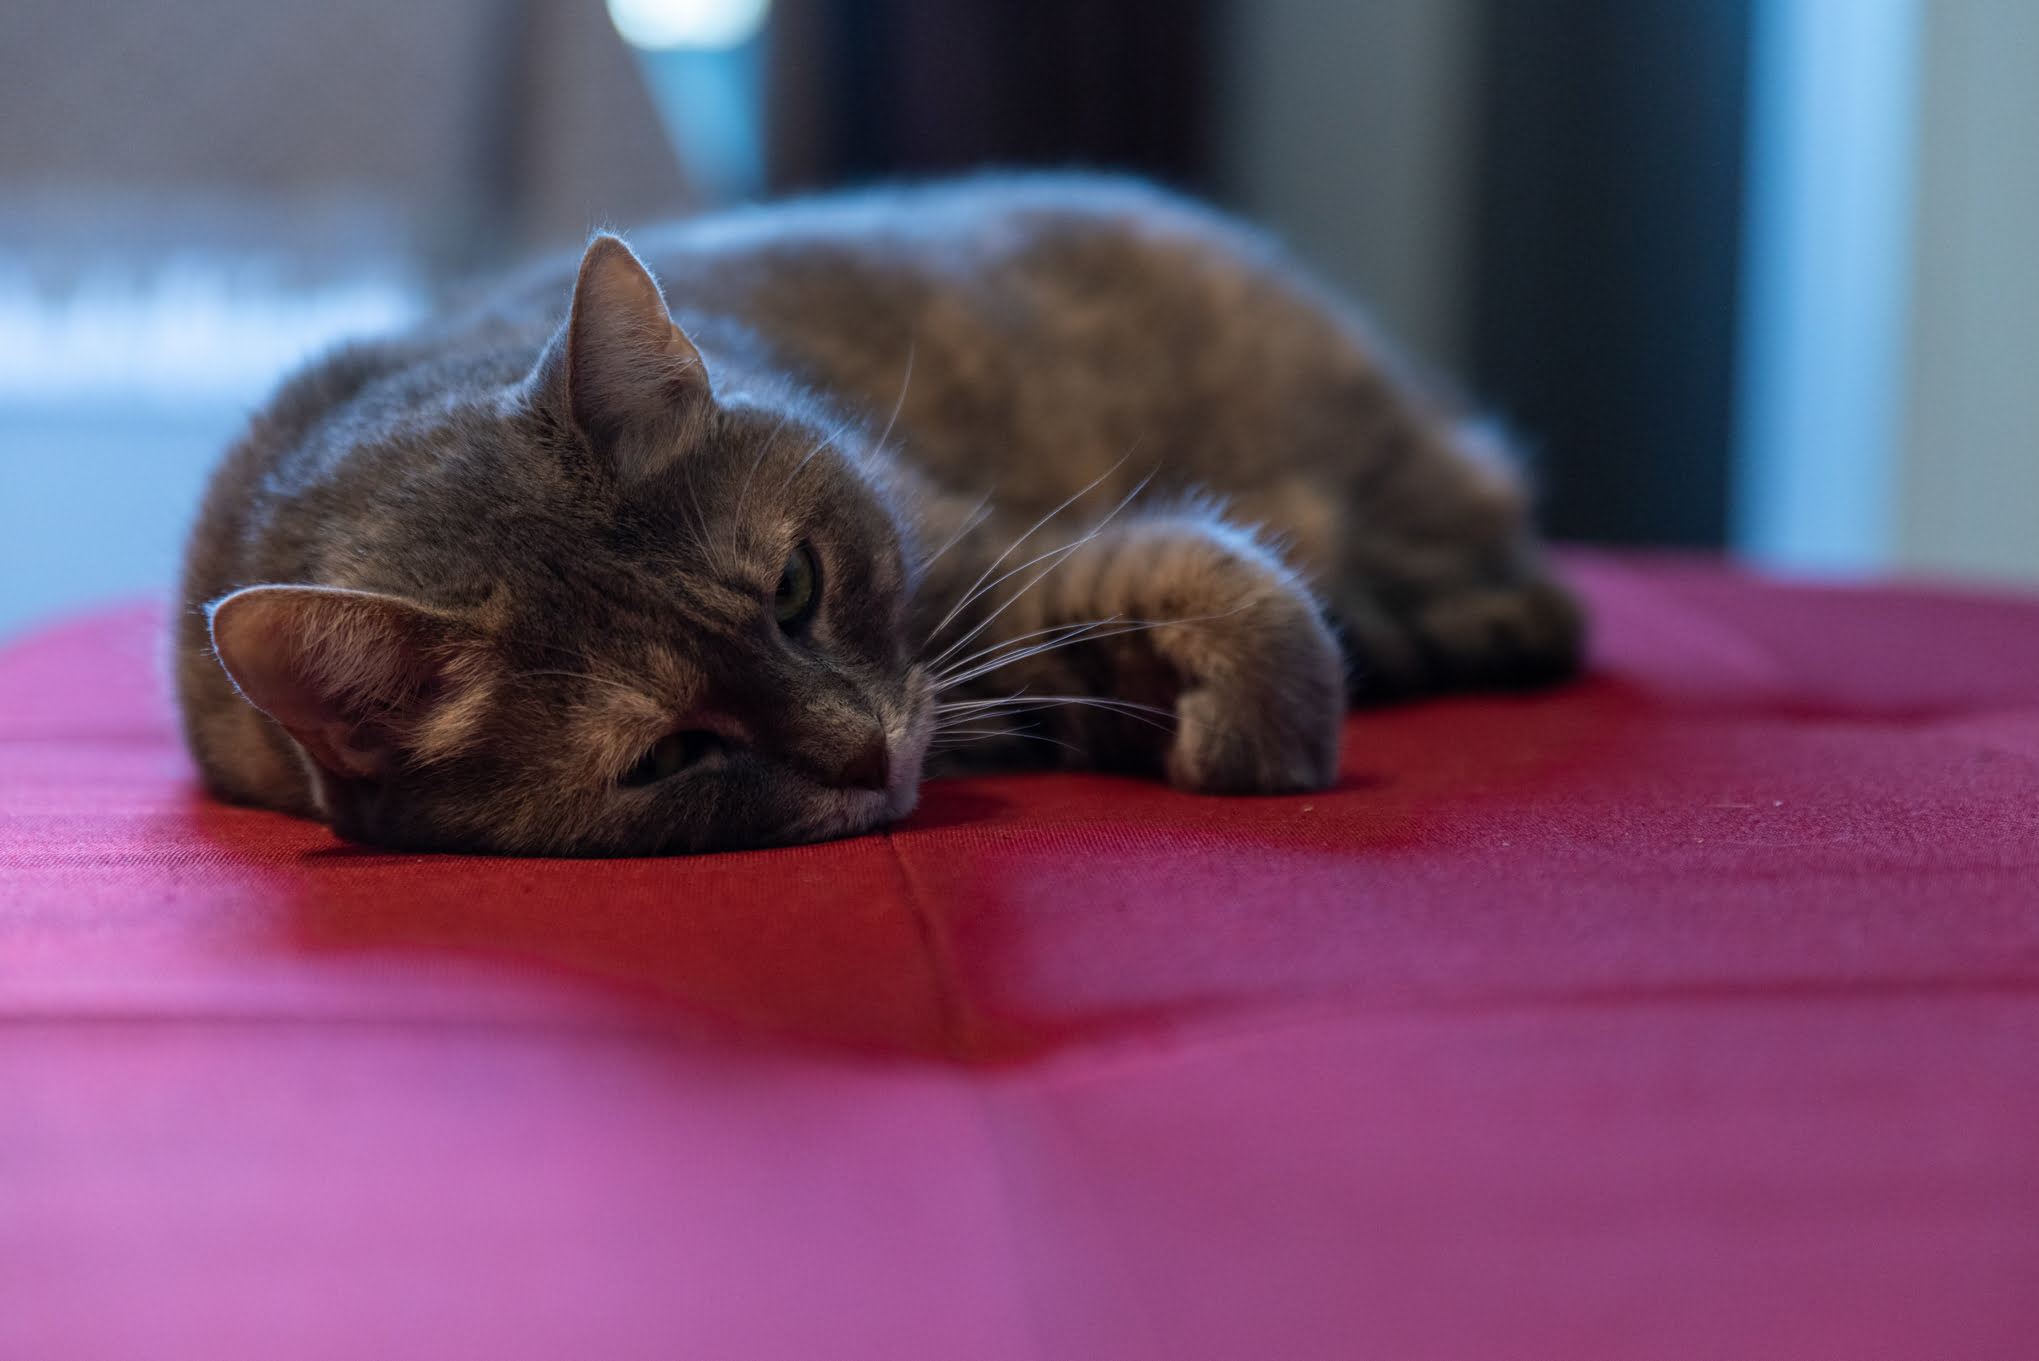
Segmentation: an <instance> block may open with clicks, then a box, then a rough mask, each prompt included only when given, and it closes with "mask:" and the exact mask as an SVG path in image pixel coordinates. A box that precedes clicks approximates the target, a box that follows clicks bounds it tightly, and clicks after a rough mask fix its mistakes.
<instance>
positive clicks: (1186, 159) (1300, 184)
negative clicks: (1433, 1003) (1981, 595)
mask: <svg viewBox="0 0 2039 1361" xmlns="http://www.w3.org/2000/svg"><path fill="white" fill-rule="evenodd" d="M0 25H4V27H0V34H4V43H0V636H5V635H8V634H12V633H14V632H16V631H18V630H20V629H21V628H24V627H27V626H29V625H31V624H33V623H34V622H36V621H39V620H43V619H47V618H50V617H53V616H56V615H59V614H61V613H63V612H65V611H70V610H75V609H77V608H80V607H82V606H85V605H88V604H90V603H93V602H97V601H100V600H107V599H117V598H132V597H135V596H138V595H148V594H158V595H162V594H167V592H168V591H169V590H170V589H171V586H172V583H173V582H174V577H175V570H176V557H177V552H178V546H179V543H180V540H181V536H182V533H183V529H184V526H185V523H186V522H187V520H188V518H189V516H190V514H191V511H192V509H193V507H194V505H195V503H196V500H197V497H198V494H199V491H200V488H201V487H202V484H203V479H204V476H205V473H206V471H207V469H208V468H209V466H210V464H211V462H212V460H213V459H214V458H215V457H216V456H217V454H218V453H219V451H220V450H221V449H222V448H223V447H224V446H225V444H226V443H227V442H228V441H229V440H230V439H231V438H232V437H233V435H234V433H235V431H236V430H237V428H238V426H239V425H240V423H241V422H242V421H243V420H244V419H245V417H246V415H247V413H248V411H249V410H250V409H251V408H252V406H253V405H254V404H255V403H257V402H258V401H259V400H260V398H261V397H262V395H263V394H264V392H265V391H266V390H267V388H268V387H269V385H270V384H272V383H273V382H274V381H275V380H276V378H277V377H278V375H279V374H280V373H281V372H282V371H284V370H285V369H287V368H288V367H289V366H290V365H292V364H294V363H296V362H298V361H300V360H301V359H302V358H304V357H305V356H307V355H309V354H310V353H312V352H314V351H316V350H317V349H319V348H321V347H323V346H325V345H327V344H330V343H331V342H333V341H334V340H335V339H337V338H339V337H342V336H344V335H347V334H350V333H355V332H359V331H365V330H374V329H378V328H384V327H388V326H392V325H397V324H401V323H402V322H403V321H404V320H406V319H407V318H409V317H412V316H414V315H416V314H417V313H418V312H419V311H420V310H421V309H423V308H425V307H428V306H429V305H430V303H431V300H432V298H433V296H434V295H435V294H436V293H437V292H438V291H440V290H442V289H444V288H445V287H447V286H448V285H449V284H452V283H454V282H457V281H459V280H461V279H463V278H467V277H470V276H472V275H474V274H477V273H481V272H485V271H487V270H489V269H492V268H494V267H497V266H500V265H501V264H503V263H506V262H508V261H510V260H512V259H514V258H517V257H519V256H521V255H524V254H526V253H529V252H532V251H535V250H540V249H545V248H547V247H552V246H558V245H571V244H574V243H577V242H579V241H580V240H581V239H582V238H583V237H584V236H585V235H586V233H587V232H588V230H589V229H590V228H591V227H593V226H597V225H616V226H625V227H627V226H630V225H632V224H637V223H641V222H644V221H647V220H649V219H651V218H653V217H656V216H662V215H667V214H674V213H683V212H692V211H702V210H707V209H712V208H714V207H717V206H721V205H725V204H729V203H735V202H741V201H746V200H751V199H756V198H761V197H767V196H770V195H773V194H777V193H782V192H789V191H797V190H807V189H814V188H821V187H826V186H830V185H836V184H843V183H855V182H860V181H867V180H871V179H874V178H882V177H888V176H897V175H926V174H935V173H940V172H943V171H948V170H955V169H962V168H966V167H971V166H977V165H983V164H1000V165H1053V166H1069V165H1082V166H1094V167H1106V168H1118V169H1126V170H1131V171H1136V172H1138V173H1142V174H1146V175H1149V176H1152V177H1155V178H1157V179H1160V180H1162V181H1165V182H1167V183H1170V184H1173V185H1176V186H1178V187H1180V188H1183V189H1186V190H1189V191H1191V192H1193V193H1196V194H1199V195H1203V196H1206V197H1209V198H1211V199H1214V200H1216V201H1217V202H1219V203H1221V204H1224V205H1226V206H1228V207H1230V208H1233V209H1235V210H1237V211H1239V212H1242V213H1244V214H1246V215H1248V216H1250V217H1253V218H1255V219H1257V220H1259V221H1261V222H1264V223H1266V224H1267V225H1269V226H1270V227H1272V228H1273V229H1275V230H1276V231H1278V232H1279V233H1281V234H1282V235H1283V236H1284V237H1285V238H1286V239H1287V240H1288V241H1289V242H1290V243H1291V244H1292V245H1293V246H1294V248H1295V249H1296V250H1297V251H1298V252H1300V253H1301V254H1302V255H1303V256H1304V257H1306V258H1307V259H1309V260H1310V261H1312V262H1313V263H1314V264H1315V265H1316V266H1317V267H1318V268H1319V269H1320V270H1321V271H1322V272H1323V273H1324V274H1325V275H1327V276H1328V277H1329V278H1331V279H1332V280H1334V281H1335V282H1337V283H1338V284H1340V285H1342V286H1344V287H1345V288H1347V289H1348V290H1350V291H1351V292H1353V293H1355V294H1356V295H1358V296H1359V297H1360V298H1361V299H1362V300H1364V301H1365V302H1366V303H1367V304H1368V305H1369V306H1370V307H1371V308H1372V309H1373V310H1374V312H1375V313H1376V314H1377V315H1378V317H1379V318H1380V319H1381V321H1382V322H1383V323H1384V325H1385V327H1386V328H1387V329H1388V331H1389V332H1390V333H1392V334H1393V335H1395V336H1397V337H1398V338H1400V340H1401V341H1402V342H1403V343H1404V344H1405V345H1406V346H1407V347H1408V348H1409V349H1410V350H1411V351H1412V352H1413V353H1414V354H1415V355H1417V356H1418V357H1419V358H1420V359H1421V360H1423V361H1424V362H1426V363H1428V364H1430V365H1432V366H1435V367H1436V368H1438V369H1439V370H1441V371H1443V372H1446V373H1449V374H1452V375H1455V376H1456V377H1457V378H1458V379H1459V380H1460V382H1461V384H1462V385H1463V387H1464V388H1465V389H1466V390H1467V391H1468V392H1470V393H1472V394H1474V395H1475V396H1476V397H1477V398H1478V400H1479V401H1480V402H1481V403H1483V404H1484V405H1486V406H1488V407H1490V408H1491V409H1492V410H1493V411H1495V412H1496V413H1497V414H1499V415H1500V416H1501V417H1503V418H1504V419H1505V420H1506V421H1508V422H1509V423H1510V424H1511V425H1512V426H1513V427H1514V428H1515V429H1516V430H1517V431H1518V432H1519V433H1520V435H1521V436H1522V437H1523V439H1524V441H1525V442H1526V444H1527V445H1528V446H1529V448H1530V449H1531V450H1532V451H1533V453H1534V457H1535V463H1536V468H1537V477H1538V481H1539V485H1540V490H1541V497H1542V504H1543V516H1544V520H1545V523H1546V524H1547V526H1548V527H1549V528H1550V529H1551V531H1552V532H1553V533H1555V534H1556V535H1558V536H1560V537H1562V538H1567V539H1575V540H1588V541H1596V542H1604V543H1614V544H1624V545H1647V546H1663V547H1670V548H1680V549H1696V550H1702V551H1714V552H1728V553H1732V554H1736V555H1739V556H1741V557H1743V558H1745V559H1747V560H1749V561H1751V562H1753V563H1755V564H1758V565H1761V566H1764V567H1766V568H1770V569H1775V570H1783V571H1793V572H1802V573H1813V574H1826V575H1860V574H1893V573H1895V574H1907V575H1927V576H1939V577H1949V576H1952V577H1961V578H1969V579H1980V580H1990V581H2002V582H2039V533H2035V532H2034V531H2033V529H2032V528H2031V521H2032V519H2033V517H2034V514H2035V512H2039V5H2033V4H2030V3H2028V2H2027V0H608V2H607V3H606V4H605V3H604V2H603V0H7V3H6V9H5V12H4V17H0Z"/></svg>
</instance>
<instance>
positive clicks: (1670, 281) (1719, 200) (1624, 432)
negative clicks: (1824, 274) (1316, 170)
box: [1473, 0, 1753, 546]
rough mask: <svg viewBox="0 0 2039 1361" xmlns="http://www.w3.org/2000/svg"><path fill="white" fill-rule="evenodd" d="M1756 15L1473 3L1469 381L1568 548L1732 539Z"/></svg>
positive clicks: (1664, 3)
mask: <svg viewBox="0 0 2039 1361" xmlns="http://www.w3.org/2000/svg"><path fill="white" fill-rule="evenodd" d="M1752 4H1753V0H1487V2H1486V4H1485V7H1484V36H1483V40H1482V41H1483V52H1482V55H1481V61H1482V66H1483V79H1482V81H1481V85H1482V88H1483V90H1484V91H1485V98H1486V105H1485V108H1484V110H1483V113H1482V117H1481V123H1482V136H1481V147H1482V149H1481V165H1480V169H1479V173H1478V200H1479V204H1480V207H1479V220H1478V224H1477V233H1476V240H1477V246H1476V260H1475V278H1474V288H1473V296H1474V299H1475V304H1474V306H1475V316H1474V325H1473V336H1474V341H1473V349H1474V362H1475V370H1476V372H1475V385H1476V387H1477V388H1478V390H1479V391H1480V393H1481V394H1482V396H1483V397H1484V398H1486V399H1487V400H1488V401H1490V402H1492V403H1493V404H1494V405H1495V406H1496V408H1497V409H1498V410H1499V412H1500V414H1501V415H1502V416H1503V417H1505V418H1506V419H1508V420H1509V421H1510V422H1511V423H1512V424H1514V426H1515V427H1516V428H1517V430H1518V431H1519V432H1520V433H1522V434H1523V435H1525V436H1526V437H1527V438H1528V441H1529V443H1530V445H1531V447H1532V448H1533V449H1535V450H1536V451H1537V453H1538V461H1539V467H1540V474H1539V480H1540V482H1541V484H1542V491H1543V503H1544V518H1545V521H1546V523H1547V525H1548V526H1549V527H1550V529H1551V530H1552V531H1553V532H1554V533H1556V534H1558V535H1560V536H1563V537H1572V538H1587V539H1596V540H1601V541H1606V542H1615V543H1660V544H1681V545H1694V546H1714V545H1719V544H1721V543H1723V542H1724V541H1725V538H1726V532H1727V517H1728V496H1729V484H1728V477H1729V468H1730V464H1731V454H1732V450H1731V444H1732V439H1733V430H1734V395H1735V394H1734V373H1735V339H1736V315H1737V288H1738V276H1739V263H1740V253H1741V223H1742V178H1743V159H1744V155H1743V143H1744V127H1745V122H1746V104H1747V100H1746V97H1745V95H1746V91H1745V86H1746V79H1747V65H1748V46H1749V34H1750V21H1751V8H1752Z"/></svg>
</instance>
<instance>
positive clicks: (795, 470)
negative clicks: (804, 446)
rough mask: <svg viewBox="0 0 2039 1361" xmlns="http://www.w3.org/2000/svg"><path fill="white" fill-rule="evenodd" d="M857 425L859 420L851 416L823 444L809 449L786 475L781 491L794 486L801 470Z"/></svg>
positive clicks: (830, 432) (780, 486) (826, 437)
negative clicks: (794, 481)
mask: <svg viewBox="0 0 2039 1361" xmlns="http://www.w3.org/2000/svg"><path fill="white" fill-rule="evenodd" d="M856 423H857V418H856V417H855V416H851V417H850V418H849V419H847V420H845V421H844V422H843V423H842V424H841V425H838V426H837V427H836V428H835V429H833V430H831V431H829V432H828V434H827V435H826V436H825V437H823V439H822V441H821V443H819V444H817V445H815V446H814V447H813V448H812V449H809V450H808V451H807V452H806V453H804V454H802V455H801V456H800V461H799V462H798V463H796V464H794V465H793V470H792V471H791V472H789V473H787V474H786V480H785V481H784V482H781V483H780V484H779V490H780V491H784V490H786V488H788V487H790V486H792V485H793V479H794V478H796V477H798V476H800V470H801V469H802V468H805V467H806V466H807V465H808V463H809V462H810V461H811V460H812V459H813V458H814V456H815V455H816V454H818V453H820V452H821V451H822V450H823V449H826V448H828V447H829V446H830V445H832V444H834V443H835V442H836V441H837V440H839V439H841V438H842V437H843V434H844V432H846V431H847V430H848V429H849V428H850V427H851V426H853V425H855V424H856Z"/></svg>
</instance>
